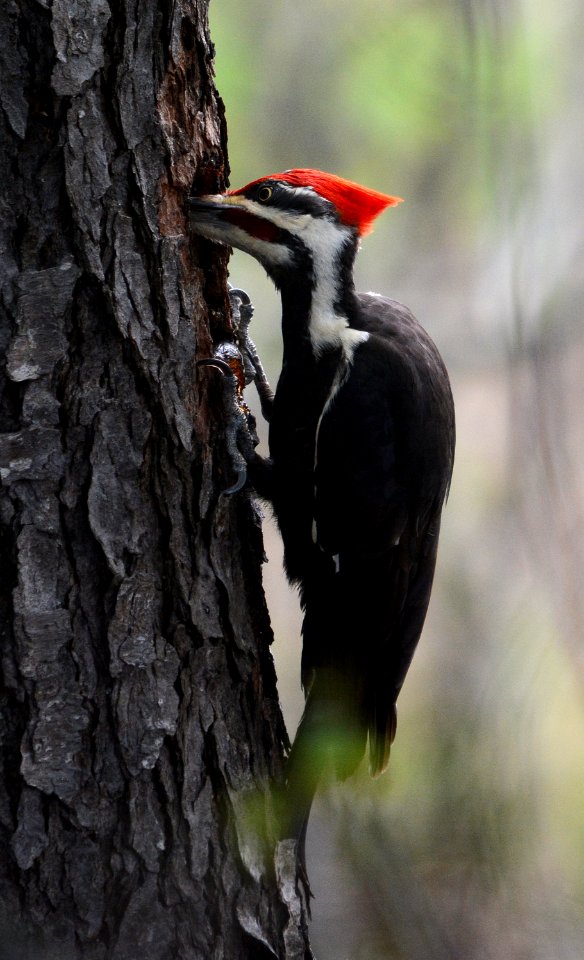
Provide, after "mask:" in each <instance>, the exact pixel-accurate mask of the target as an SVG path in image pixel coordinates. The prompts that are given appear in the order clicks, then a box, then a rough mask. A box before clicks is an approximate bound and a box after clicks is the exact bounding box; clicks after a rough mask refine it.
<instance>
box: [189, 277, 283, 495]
mask: <svg viewBox="0 0 584 960" xmlns="http://www.w3.org/2000/svg"><path fill="white" fill-rule="evenodd" d="M229 301H230V304H231V312H232V319H233V327H234V330H235V336H236V343H231V342H230V341H228V340H225V341H222V342H221V343H219V344H218V345H217V347H216V349H215V352H214V354H213V356H212V357H205V358H204V359H202V360H199V361H198V362H197V366H198V367H214V368H215V369H216V370H219V371H220V372H221V373H222V374H223V405H224V416H225V439H226V446H227V454H228V456H229V459H230V461H231V465H232V467H233V471H234V473H235V474H236V480H235V482H234V483H233V484H231V486H229V487H227V488H226V489H225V490H223V493H227V494H232V493H237V492H238V491H239V490H241V489H242V488H243V487H244V486H245V483H246V480H247V463H248V462H249V461H250V460H251V458H252V457H253V456H254V451H255V448H256V447H257V445H258V443H259V439H258V436H257V433H256V425H255V418H254V416H253V415H252V413H251V411H250V409H249V407H248V405H247V404H246V402H245V400H244V398H243V390H244V388H245V387H246V386H247V385H248V384H249V383H251V382H255V383H256V386H257V389H258V393H259V394H260V399H261V397H262V393H261V390H260V385H259V383H258V380H259V382H260V383H261V385H262V388H264V389H265V388H267V391H269V393H270V396H271V391H270V388H269V384H268V381H267V379H266V377H265V374H264V372H263V369H262V365H261V362H260V360H259V357H258V354H257V350H256V348H255V346H254V344H253V342H252V341H251V339H250V337H249V334H248V327H249V323H250V321H251V317H252V314H253V306H252V303H251V300H250V298H249V296H248V295H247V293H245V291H244V290H236V289H233V288H230V290H229ZM262 408H263V403H262Z"/></svg>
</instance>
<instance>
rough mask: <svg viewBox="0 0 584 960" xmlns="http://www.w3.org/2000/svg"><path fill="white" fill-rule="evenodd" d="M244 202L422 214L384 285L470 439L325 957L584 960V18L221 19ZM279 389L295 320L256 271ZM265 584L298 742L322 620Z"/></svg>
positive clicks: (384, 10) (539, 5)
mask: <svg viewBox="0 0 584 960" xmlns="http://www.w3.org/2000/svg"><path fill="white" fill-rule="evenodd" d="M210 14H211V29H212V36H213V39H214V42H215V44H216V68H217V84H218V87H219V90H220V93H221V95H222V96H223V99H224V101H225V105H226V110H227V122H228V130H229V146H230V162H231V170H232V175H231V178H232V186H234V187H237V186H242V185H243V184H244V183H247V182H248V181H249V180H252V179H256V178H257V177H259V176H262V175H265V174H268V173H272V172H274V171H278V170H283V169H287V168H289V167H295V166H299V167H308V166H314V167H319V168H322V169H324V170H328V171H331V172H334V173H337V174H340V175H342V176H345V177H348V178H351V179H354V180H357V181H359V182H361V183H363V184H365V185H367V186H370V187H373V188H377V189H378V190H381V191H383V192H387V193H393V194H397V195H399V196H402V197H404V198H405V199H406V203H404V204H402V205H400V206H399V207H398V208H396V209H395V210H389V211H387V213H386V214H385V215H384V216H383V217H382V218H381V219H380V220H379V221H378V223H377V225H376V229H375V232H374V234H373V235H372V236H370V237H367V238H366V240H365V242H364V245H363V249H362V252H361V254H360V257H359V260H358V268H357V287H358V289H361V290H375V291H378V292H381V293H384V294H388V295H389V296H391V297H394V298H395V299H398V300H401V301H403V302H404V303H406V304H408V306H409V307H410V308H411V309H412V310H413V311H414V313H415V314H416V315H417V316H418V318H419V319H420V320H421V321H422V323H423V324H424V325H425V326H426V328H427V329H428V330H429V332H430V333H431V335H432V336H433V338H434V339H435V341H436V342H437V344H438V346H439V348H440V350H441V351H442V353H443V356H444V358H445V360H446V363H447V366H448V368H449V370H450V373H451V376H452V381H453V389H454V394H455V401H456V407H457V420H458V448H457V461H456V467H455V475H454V483H453V487H452V493H451V496H450V500H449V503H448V506H447V509H446V512H445V517H444V522H443V533H442V541H441V552H440V556H439V564H438V574H437V580H436V585H435V589H434V594H433V599H432V603H431V608H430V615H429V619H428V622H427V625H426V628H425V631H424V634H423V637H422V641H421V644H420V647H419V650H418V653H417V655H416V658H415V659H414V664H413V666H412V669H411V671H410V674H409V676H408V680H407V682H406V685H405V689H404V692H403V695H402V696H401V698H400V703H399V724H398V736H397V740H396V743H395V746H394V750H393V753H392V761H391V764H390V769H389V771H388V773H387V774H386V775H385V776H383V777H382V778H380V779H379V780H378V781H376V782H374V783H372V782H370V781H369V778H368V775H367V772H366V771H365V770H364V771H363V773H362V775H358V776H357V777H356V778H353V779H352V780H351V781H349V782H348V783H347V784H345V785H343V786H342V787H339V788H336V789H335V790H334V791H330V792H329V793H327V794H326V795H325V796H321V797H320V798H319V800H318V802H317V804H316V806H315V809H314V815H313V818H312V820H311V828H310V831H309V837H308V867H309V873H310V877H311V881H312V886H313V891H314V893H315V900H314V902H313V923H312V933H311V936H312V942H313V948H314V951H315V954H316V956H318V958H319V960H345V958H347V960H382V958H383V960H392V958H400V960H401V958H404V960H422V958H423V960H442V958H444V960H452V958H461V960H462V958H464V960H479V958H480V960H503V958H505V960H568V958H569V960H572V958H574V960H581V958H582V957H583V956H584V629H583V628H584V563H583V560H584V454H583V444H584V328H583V324H582V310H583V308H582V304H583V303H584V266H583V264H584V260H583V254H584V163H583V159H582V158H583V147H584V122H583V120H584V117H583V111H582V99H583V93H584V56H583V51H584V14H583V9H582V4H581V0H504V2H503V0H500V2H498V0H359V2H358V3H357V2H355V0H295V2H294V3H292V2H277V0H276V2H274V0H271V2H268V0H247V2H246V3H241V2H240V0H214V2H213V3H212V4H211V11H210ZM231 280H232V282H233V283H235V284H236V285H237V286H243V287H244V288H245V289H246V290H247V291H248V292H249V294H250V295H251V297H252V299H253V301H254V303H255V308H256V314H255V320H254V324H253V329H252V335H253V336H254V339H255V341H256V344H257V345H258V347H259V350H260V354H261V355H262V357H263V359H264V362H265V366H266V368H267V370H268V373H269V377H270V380H271V381H272V383H273V384H275V382H276V380H277V376H278V370H279V365H280V355H281V341H280V332H279V302H278V298H277V296H276V294H275V291H274V290H273V288H272V287H271V285H270V283H269V281H268V280H267V278H266V277H265V275H264V274H263V272H262V270H261V268H260V267H259V266H258V265H257V264H256V263H255V262H254V261H253V260H251V258H249V257H246V256H244V255H243V254H235V255H234V256H233V259H232V261H231ZM265 535H266V542H267V547H268V553H269V557H270V561H269V563H268V564H267V565H266V567H265V584H266V590H267V592H268V602H269V606H270V611H271V613H272V619H273V626H274V631H275V635H276V638H277V639H276V643H275V646H274V655H275V658H276V665H277V670H278V677H279V686H280V694H281V698H282V702H283V707H284V711H285V716H286V720H287V724H288V728H289V731H290V734H291V735H293V733H294V730H295V726H296V723H297V720H298V717H299V715H300V711H301V709H302V695H301V691H300V682H299V662H300V614H299V610H298V602H297V598H296V596H295V594H294V593H293V592H292V591H291V590H290V589H289V588H288V586H287V585H286V582H285V580H284V577H283V574H282V570H281V550H280V545H279V540H278V535H277V533H276V532H275V530H274V527H273V525H272V523H271V522H270V521H268V520H266V523H265Z"/></svg>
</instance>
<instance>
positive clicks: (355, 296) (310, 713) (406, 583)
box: [189, 169, 455, 858]
mask: <svg viewBox="0 0 584 960" xmlns="http://www.w3.org/2000/svg"><path fill="white" fill-rule="evenodd" d="M400 202H401V198H400V197H394V196H389V195H386V194H383V193H380V192H378V191H376V190H372V189H368V188H366V187H363V186H361V185H359V184H357V183H354V182H352V181H350V180H346V179H345V178H342V177H339V176H337V175H334V174H330V173H325V172H323V171H320V170H314V169H292V170H287V171H284V172H282V173H275V174H270V175H268V176H265V177H262V178H260V179H257V180H253V181H252V182H251V183H248V184H247V185H246V186H244V187H241V188H239V189H236V190H229V191H226V192H223V193H219V194H211V195H203V196H199V197H192V198H190V201H189V204H190V218H191V228H192V230H193V231H194V233H195V234H197V235H199V236H201V237H204V238H206V239H208V240H212V241H214V242H216V243H219V244H222V245H227V246H230V247H237V248H239V249H240V250H243V251H245V252H246V253H248V254H250V255H251V256H252V257H254V258H255V259H256V260H258V261H259V263H260V264H261V265H262V266H263V267H264V269H265V271H266V272H267V274H268V276H269V277H270V278H271V279H272V280H273V282H274V284H275V286H276V288H277V289H278V291H279V293H280V297H281V303H282V318H281V326H282V340H283V357H282V369H281V373H280V376H279V379H278V383H277V387H276V390H275V394H274V396H273V400H272V401H271V403H270V404H269V409H266V410H265V411H264V412H265V415H266V417H267V418H268V419H269V456H268V457H263V456H261V455H260V454H258V453H257V452H256V451H255V450H254V451H253V452H251V453H249V451H248V454H247V455H246V460H247V468H248V476H249V480H250V482H251V484H252V486H253V487H254V488H255V491H256V493H257V495H258V496H259V497H260V498H263V499H264V500H266V501H268V502H269V503H270V504H271V505H272V508H273V512H274V514H275V517H276V521H277V524H278V527H279V530H280V533H281V537H282V541H283V547H284V564H285V570H286V574H287V577H288V579H289V580H290V582H291V583H292V584H293V585H295V586H296V587H297V588H298V589H299V594H300V603H301V607H302V610H303V615H304V616H303V624H302V638H303V646H302V661H301V680H302V686H303V689H304V693H305V708H304V713H303V716H302V718H301V721H300V724H299V727H298V730H297V733H296V736H295V738H294V741H293V744H292V747H291V750H290V754H289V756H288V761H287V767H286V790H285V795H286V797H287V800H286V801H285V802H284V803H283V807H284V808H285V811H286V812H285V813H283V814H282V818H283V827H282V830H283V835H284V836H286V835H289V836H295V837H296V839H297V840H298V841H299V845H301V846H302V858H304V855H305V854H304V843H305V839H306V829H307V823H308V817H309V813H310V808H311V804H312V800H313V796H314V794H315V791H316V789H317V787H318V785H319V782H320V781H321V780H322V779H323V778H324V777H325V776H326V775H329V774H330V775H331V776H332V777H336V778H338V779H341V780H343V779H346V778H347V777H349V776H350V775H351V774H352V773H353V772H354V771H355V770H356V769H357V767H358V766H359V764H360V763H361V761H362V759H363V757H364V756H365V753H366V750H367V747H368V753H369V768H370V772H371V774H372V775H373V776H377V775H379V774H381V773H382V772H383V771H384V770H385V769H386V767H387V765H388V760H389V754H390V747H391V744H392V742H393V739H394V737H395V732H396V722H397V714H396V701H397V698H398V695H399V693H400V691H401V689H402V686H403V683H404V680H405V677H406V674H407V672H408V669H409V666H410V663H411V661H412V657H413V655H414V651H415V649H416V645H417V643H418V640H419V638H420V634H421V632H422V628H423V625H424V620H425V617H426V612H427V609H428V604H429V601H430V593H431V590H432V582H433V578H434V571H435V565H436V556H437V549H438V536H439V531H440V522H441V514H442V508H443V505H444V503H445V501H446V498H447V495H448V491H449V487H450V483H451V476H452V470H453V463H454V449H455V415H454V403H453V397H452V391H451V387H450V382H449V377H448V373H447V370H446V367H445V365H444V362H443V360H442V358H441V356H440V354H439V352H438V349H437V347H436V346H435V344H434V342H433V341H432V339H431V338H430V336H429V334H428V333H427V332H426V330H425V329H424V328H423V327H422V326H421V324H420V323H418V321H417V320H416V319H415V317H414V316H413V314H412V313H411V311H410V310H409V309H408V308H407V307H405V306H403V305H402V304H401V303H399V302H397V301H396V300H392V299H389V298H387V297H385V296H382V295H380V294H376V293H358V292H356V290H355V283H354V278H353V268H354V262H355V257H356V255H357V252H358V250H359V248H360V246H361V240H362V238H363V237H364V236H365V235H366V234H367V233H369V232H370V230H371V229H372V225H373V222H374V220H375V219H376V218H377V217H378V216H379V214H381V213H382V212H383V211H384V210H385V209H386V208H388V207H394V206H396V205H397V204H398V203H400Z"/></svg>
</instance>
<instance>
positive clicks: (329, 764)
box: [280, 668, 367, 876]
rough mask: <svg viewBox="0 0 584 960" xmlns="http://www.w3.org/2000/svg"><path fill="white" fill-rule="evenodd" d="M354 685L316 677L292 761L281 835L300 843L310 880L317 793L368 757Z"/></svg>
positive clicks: (331, 674) (326, 673)
mask: <svg viewBox="0 0 584 960" xmlns="http://www.w3.org/2000/svg"><path fill="white" fill-rule="evenodd" d="M352 684H353V681H352V680H351V682H348V681H347V680H346V679H345V678H341V677H340V676H339V675H338V674H336V673H335V671H333V670H330V669H323V668H321V669H318V670H316V671H315V674H314V679H313V681H312V684H311V686H310V689H309V691H308V695H307V698H306V704H305V708H304V713H303V715H302V719H301V721H300V724H299V725H298V730H297V732H296V736H295V738H294V742H293V744H292V748H291V750H290V754H289V756H288V760H287V765H286V781H285V787H284V790H283V792H282V796H281V802H280V832H281V836H282V837H293V838H295V839H296V840H297V849H298V859H299V865H300V868H301V873H304V875H305V876H306V856H305V844H306V831H307V828H308V818H309V816H310V809H311V807H312V801H313V799H314V795H315V793H316V790H317V787H318V786H319V783H321V782H322V781H325V782H326V781H327V780H333V779H338V780H345V779H346V778H347V777H348V776H350V775H351V774H352V773H354V771H355V770H356V768H357V767H358V765H359V763H360V762H361V760H362V759H363V756H364V753H365V747H366V744H367V725H366V723H364V722H363V715H362V710H360V708H359V697H358V695H357V691H356V690H355V689H351V687H352Z"/></svg>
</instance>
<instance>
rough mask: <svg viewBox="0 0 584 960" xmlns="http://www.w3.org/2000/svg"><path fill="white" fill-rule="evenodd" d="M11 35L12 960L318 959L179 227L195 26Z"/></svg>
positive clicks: (5, 305)
mask: <svg viewBox="0 0 584 960" xmlns="http://www.w3.org/2000/svg"><path fill="white" fill-rule="evenodd" d="M0 24H1V31H0V70H1V71H2V78H1V88H0V106H1V108H2V109H1V111H0V125H1V128H2V130H1V143H2V148H1V155H0V176H1V179H2V184H3V200H2V205H3V206H2V217H1V219H0V230H1V231H2V240H1V256H2V268H1V270H2V273H1V278H0V280H1V302H0V307H1V315H0V316H1V319H0V348H1V353H2V357H3V359H2V364H1V366H0V394H1V409H0V510H1V514H0V518H1V535H0V556H1V564H2V567H1V571H2V573H1V580H0V616H1V629H2V661H1V666H2V676H1V690H0V743H1V753H0V761H1V763H2V774H1V777H0V857H1V859H0V893H1V899H2V903H3V904H4V909H5V915H4V917H3V921H2V922H3V927H4V929H3V930H2V931H0V939H2V941H3V943H4V947H3V948H2V947H0V955H1V956H3V957H4V956H22V953H19V952H18V949H16V950H15V951H14V953H11V952H10V948H9V946H8V943H9V939H8V938H11V937H14V936H15V935H16V934H15V930H16V929H18V930H19V936H21V937H24V941H25V942H24V945H23V944H22V943H21V944H20V949H21V950H25V949H29V948H30V949H33V948H34V951H35V952H34V956H35V960H36V958H42V957H45V956H46V957H49V956H51V957H52V956H58V957H59V958H60V960H64V958H68V957H74V958H78V957H83V958H91V960H101V958H106V957H107V958H113V960H133V958H140V960H166V958H171V957H172V958H173V960H183V958H184V960H187V958H188V960H198V958H205V960H209V958H237V960H240V958H247V957H250V958H251V957H253V958H254V960H255V958H262V957H266V958H267V957H275V956H276V957H281V958H305V957H309V956H310V952H309V947H308V941H307V934H306V922H305V913H304V906H303V902H302V900H301V899H300V898H299V896H298V885H297V878H296V875H295V866H294V863H295V861H294V856H293V850H292V849H291V848H290V847H289V846H288V845H287V844H286V843H280V844H278V845H276V847H275V848H274V847H273V846H272V845H270V842H269V839H268V838H269V816H270V794H269V784H270V781H271V780H272V778H274V777H277V776H278V775H279V772H280V769H281V761H282V752H283V747H284V746H285V743H286V733H285V728H284V724H283V721H282V717H281V713H280V709H279V705H278V699H277V693H276V682H275V674H274V668H273V663H272V659H271V655H270V653H269V643H270V640H271V629H270V623H269V617H268V613H267V610H266V606H265V601H264V597H263V592H262V588H261V561H262V554H263V548H262V537H261V527H260V521H259V517H258V513H257V510H256V508H255V506H254V503H253V501H252V500H251V498H250V497H249V495H247V494H245V493H244V494H237V495H235V496H233V497H229V496H225V495H223V494H222V493H221V490H222V489H223V488H225V487H226V486H227V485H228V484H229V482H230V481H231V480H232V477H231V476H230V464H229V460H228V458H227V457H226V454H225V442H224V435H223V424H222V423H221V415H222V402H221V393H220V384H218V383H217V380H218V379H219V377H218V375H217V374H216V373H214V372H213V371H209V370H208V369H207V370H204V371H201V375H200V376H197V370H196V366H195V363H196V359H197V358H198V357H203V356H207V355H209V354H210V353H211V352H212V350H213V343H214V342H217V341H219V340H223V339H230V338H231V327H230V319H229V310H228V298H227V294H226V258H225V256H223V255H221V254H217V252H216V248H213V247H212V246H211V245H208V244H203V243H201V244H199V243H198V242H197V241H194V240H190V239H189V238H188V236H187V222H186V219H185V199H186V197H187V195H188V192H189V190H190V189H191V187H192V185H193V184H194V185H195V186H196V187H197V188H199V189H207V190H216V189H222V188H223V187H224V184H225V179H226V134H225V125H224V122H223V112H222V104H221V101H220V99H219V97H218V95H217V92H216V90H215V87H214V83H213V74H212V53H213V50H212V44H211V41H210V38H209V31H208V23H207V3H206V2H205V0H175V2H172V0H167V2H160V3H157V2H156V0H119V2H118V3H114V2H112V0H110V2H108V0H84V2H83V3H82V2H71V0H52V2H50V0H36V2H35V0H20V2H17V0H4V2H3V3H2V5H1V7H0ZM266 824H267V825H266ZM274 851H275V852H274ZM25 931H26V937H25ZM40 931H42V933H41V932H40ZM2 934H3V936H2ZM30 937H33V940H30ZM31 944H32V946H31ZM2 949H4V953H2Z"/></svg>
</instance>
